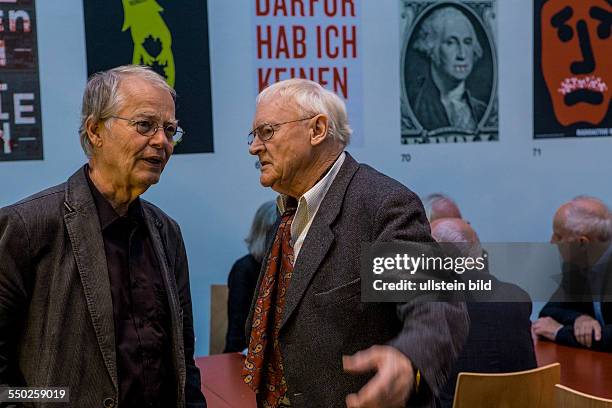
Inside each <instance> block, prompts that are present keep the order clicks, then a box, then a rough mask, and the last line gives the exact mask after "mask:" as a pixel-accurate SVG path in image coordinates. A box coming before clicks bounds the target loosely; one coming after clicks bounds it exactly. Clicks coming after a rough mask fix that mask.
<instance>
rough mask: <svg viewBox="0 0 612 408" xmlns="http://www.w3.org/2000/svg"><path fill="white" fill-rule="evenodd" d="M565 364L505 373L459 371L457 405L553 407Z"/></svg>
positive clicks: (466, 407) (463, 407) (455, 407)
mask: <svg viewBox="0 0 612 408" xmlns="http://www.w3.org/2000/svg"><path fill="white" fill-rule="evenodd" d="M560 374H561V365H560V364H559V363H554V364H550V365H547V366H544V367H539V368H534V369H533V370H527V371H519V372H515V373H503V374H483V373H459V376H458V377H457V387H456V388H455V400H454V401H453V408H491V407H495V408H525V407H529V408H553V407H554V402H555V398H554V390H555V384H558V383H559V379H560Z"/></svg>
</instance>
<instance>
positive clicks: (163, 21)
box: [83, 0, 214, 154]
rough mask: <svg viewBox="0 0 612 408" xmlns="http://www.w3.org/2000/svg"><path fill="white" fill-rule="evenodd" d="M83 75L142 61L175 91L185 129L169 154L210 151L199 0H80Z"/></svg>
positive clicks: (204, 27) (204, 24)
mask: <svg viewBox="0 0 612 408" xmlns="http://www.w3.org/2000/svg"><path fill="white" fill-rule="evenodd" d="M83 4H84V13H85V34H86V45H87V72H88V75H91V74H94V73H96V72H99V71H104V70H107V69H110V68H113V67H117V66H120V65H126V64H137V65H148V66H150V67H152V68H153V69H154V70H155V71H156V72H158V73H159V74H161V75H162V76H164V78H165V79H166V82H167V83H168V84H169V85H170V86H172V87H173V88H174V89H175V90H176V93H177V100H176V118H177V119H178V120H179V125H180V126H181V128H183V130H184V131H185V135H184V137H183V140H182V141H181V143H179V144H178V145H177V146H176V148H175V149H174V154H181V153H210V152H213V151H214V149H213V124H212V102H211V87H210V60H209V51H208V18H207V9H206V1H205V0H182V1H180V2H177V1H171V0H108V1H98V0H83Z"/></svg>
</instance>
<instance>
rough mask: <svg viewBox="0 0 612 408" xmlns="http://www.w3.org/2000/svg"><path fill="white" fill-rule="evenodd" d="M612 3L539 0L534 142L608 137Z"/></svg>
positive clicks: (611, 124)
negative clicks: (550, 139)
mask: <svg viewBox="0 0 612 408" xmlns="http://www.w3.org/2000/svg"><path fill="white" fill-rule="evenodd" d="M611 25H612V2H611V0H580V1H576V0H537V1H535V10H534V34H535V35H534V138H536V139H540V138H550V137H585V136H612V129H611V127H612V116H611V113H610V95H611V92H612V90H611V89H610V88H611V87H612V38H611V36H610V29H611Z"/></svg>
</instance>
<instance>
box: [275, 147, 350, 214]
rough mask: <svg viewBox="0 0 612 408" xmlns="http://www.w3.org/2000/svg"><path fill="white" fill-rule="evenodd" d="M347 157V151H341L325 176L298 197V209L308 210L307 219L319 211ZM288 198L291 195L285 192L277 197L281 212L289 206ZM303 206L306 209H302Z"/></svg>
mask: <svg viewBox="0 0 612 408" xmlns="http://www.w3.org/2000/svg"><path fill="white" fill-rule="evenodd" d="M345 157H346V153H345V152H342V153H340V156H338V158H337V159H336V161H335V162H334V164H333V165H332V166H331V167H330V168H329V170H328V171H327V173H326V174H325V176H323V177H322V178H321V179H320V180H319V181H318V182H317V184H315V185H314V186H312V187H311V188H310V190H308V191H307V192H305V193H304V195H302V196H301V197H300V198H299V199H298V211H306V219H307V220H309V219H310V218H312V216H313V215H314V214H316V213H317V210H318V209H319V206H320V205H321V202H322V201H323V198H325V194H326V193H327V190H329V188H330V187H331V184H332V182H333V181H334V179H335V178H336V175H337V174H338V172H339V171H340V168H341V167H342V164H343V163H344V159H345ZM288 199H289V197H288V196H287V195H285V194H280V195H279V196H278V197H277V198H276V205H277V206H278V209H279V211H280V213H281V214H282V213H283V212H285V208H286V206H287V200H288ZM302 208H303V209H304V210H302Z"/></svg>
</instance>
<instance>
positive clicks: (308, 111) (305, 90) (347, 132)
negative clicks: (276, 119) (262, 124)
mask: <svg viewBox="0 0 612 408" xmlns="http://www.w3.org/2000/svg"><path fill="white" fill-rule="evenodd" d="M274 98H281V99H285V100H288V101H291V102H293V103H295V104H296V105H297V108H298V109H299V110H300V113H301V114H302V115H304V116H314V115H318V114H324V115H326V116H327V118H328V120H329V126H328V132H329V135H330V136H331V138H332V140H335V141H337V142H339V143H340V144H341V145H342V146H346V145H348V144H349V142H350V139H351V133H352V132H353V131H352V130H351V127H350V126H349V123H348V115H347V113H346V105H345V104H344V101H343V100H342V99H340V97H339V96H338V95H336V94H335V93H333V92H331V91H328V90H327V89H325V88H323V87H322V86H321V85H319V84H318V83H317V82H314V81H310V80H308V79H302V78H293V79H287V80H284V81H280V82H276V83H275V84H272V85H270V86H269V87H267V88H266V89H264V90H263V91H261V92H260V93H259V95H257V99H256V103H257V105H259V104H260V103H262V102H264V101H269V100H271V99H274Z"/></svg>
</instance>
